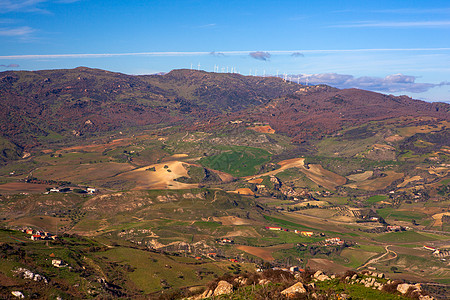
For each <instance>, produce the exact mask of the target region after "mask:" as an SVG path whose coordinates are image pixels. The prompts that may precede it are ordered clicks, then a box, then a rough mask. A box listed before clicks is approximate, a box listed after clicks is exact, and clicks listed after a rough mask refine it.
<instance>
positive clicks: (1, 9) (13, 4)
mask: <svg viewBox="0 0 450 300" xmlns="http://www.w3.org/2000/svg"><path fill="white" fill-rule="evenodd" d="M78 1H80V0H54V1H49V0H0V13H8V12H39V13H49V12H48V11H47V10H45V9H43V8H39V4H42V3H45V2H54V3H61V4H69V3H73V2H78Z"/></svg>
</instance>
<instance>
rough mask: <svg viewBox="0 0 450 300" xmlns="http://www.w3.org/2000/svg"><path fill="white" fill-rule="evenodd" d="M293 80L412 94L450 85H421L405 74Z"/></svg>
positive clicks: (315, 76) (313, 76) (316, 76)
mask: <svg viewBox="0 0 450 300" xmlns="http://www.w3.org/2000/svg"><path fill="white" fill-rule="evenodd" d="M291 78H292V80H293V81H295V80H297V78H298V80H299V81H300V82H301V83H306V82H307V83H308V84H327V85H330V86H334V87H337V88H341V89H347V88H358V89H364V90H370V91H378V92H385V93H386V92H388V93H397V92H411V93H424V92H426V91H428V90H430V89H432V88H435V87H439V86H444V85H450V82H447V81H443V82H441V83H438V84H435V83H420V82H416V79H417V78H418V77H416V76H411V75H404V74H401V73H399V74H392V75H388V76H386V77H375V76H362V77H354V76H353V75H346V74H337V73H321V74H299V75H293V76H292V77H291Z"/></svg>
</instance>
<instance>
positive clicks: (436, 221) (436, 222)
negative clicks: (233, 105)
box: [432, 212, 450, 226]
mask: <svg viewBox="0 0 450 300" xmlns="http://www.w3.org/2000/svg"><path fill="white" fill-rule="evenodd" d="M443 216H450V213H449V212H445V213H440V214H435V215H433V216H432V217H433V219H434V224H433V226H442V217H443Z"/></svg>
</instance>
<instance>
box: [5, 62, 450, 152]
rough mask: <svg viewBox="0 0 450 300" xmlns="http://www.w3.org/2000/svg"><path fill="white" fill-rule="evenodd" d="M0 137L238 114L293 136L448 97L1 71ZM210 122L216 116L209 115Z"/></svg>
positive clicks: (424, 107) (239, 78)
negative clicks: (426, 99)
mask: <svg viewBox="0 0 450 300" xmlns="http://www.w3.org/2000/svg"><path fill="white" fill-rule="evenodd" d="M0 99H1V101H0V129H1V133H2V135H1V136H2V138H4V139H6V140H7V141H9V142H12V143H14V144H15V145H18V146H19V147H21V148H25V149H29V148H33V147H35V146H38V145H39V144H41V143H43V141H46V140H52V139H54V140H57V139H59V138H62V137H64V136H72V135H84V134H88V133H95V132H107V131H110V130H119V129H122V128H129V127H140V126H148V125H156V124H162V125H173V124H183V123H185V124H192V122H193V121H195V122H197V123H202V122H207V121H210V120H216V121H215V123H218V122H219V123H220V122H223V121H227V120H229V119H232V118H236V117H242V118H246V119H252V120H258V121H261V122H266V123H269V124H270V125H271V126H272V127H274V128H275V129H276V130H277V131H279V132H282V133H285V134H287V135H289V136H291V137H293V139H294V140H298V141H300V140H304V139H307V138H308V136H315V137H320V136H321V135H324V134H329V133H332V132H334V131H335V130H337V129H339V128H340V127H342V126H347V125H351V124H361V123H364V122H367V121H370V120H380V119H386V118H393V117H400V116H405V115H409V116H432V117H436V118H440V119H449V111H450V105H449V104H445V103H427V102H423V101H418V100H412V99H410V98H408V97H405V96H403V97H395V96H390V95H389V96H388V95H383V94H378V93H373V92H368V91H363V90H357V89H346V90H339V89H336V88H332V87H329V86H325V85H319V86H307V87H306V86H303V85H298V84H295V83H290V82H285V81H283V80H282V79H280V78H275V77H255V76H243V75H239V74H232V73H208V72H204V71H196V70H185V69H182V70H173V71H171V72H169V73H167V74H165V75H139V76H133V75H126V74H121V73H114V72H109V71H104V70H99V69H90V68H85V67H79V68H75V69H67V70H43V71H32V72H30V71H6V72H1V73H0ZM213 124H214V122H213Z"/></svg>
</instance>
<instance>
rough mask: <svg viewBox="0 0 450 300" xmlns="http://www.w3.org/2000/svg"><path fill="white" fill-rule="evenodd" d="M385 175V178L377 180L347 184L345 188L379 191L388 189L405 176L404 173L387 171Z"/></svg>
mask: <svg viewBox="0 0 450 300" xmlns="http://www.w3.org/2000/svg"><path fill="white" fill-rule="evenodd" d="M384 173H385V174H386V176H385V177H379V178H375V179H370V180H364V181H361V182H356V183H350V184H346V185H345V186H348V187H350V188H353V189H361V190H365V191H377V190H382V189H385V188H387V187H388V186H389V185H391V184H392V182H394V181H395V180H398V179H401V178H403V176H404V174H403V173H397V172H394V171H386V172H384Z"/></svg>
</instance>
